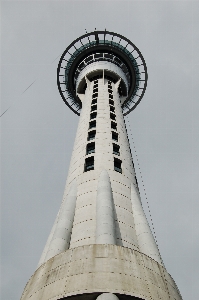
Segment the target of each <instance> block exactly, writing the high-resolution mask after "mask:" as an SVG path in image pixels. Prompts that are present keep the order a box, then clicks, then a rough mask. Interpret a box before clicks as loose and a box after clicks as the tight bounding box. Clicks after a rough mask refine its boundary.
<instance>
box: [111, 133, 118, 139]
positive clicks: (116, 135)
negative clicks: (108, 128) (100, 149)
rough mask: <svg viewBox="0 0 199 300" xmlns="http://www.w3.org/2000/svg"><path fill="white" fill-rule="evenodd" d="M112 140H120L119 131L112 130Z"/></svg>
mask: <svg viewBox="0 0 199 300" xmlns="http://www.w3.org/2000/svg"><path fill="white" fill-rule="evenodd" d="M112 140H114V141H116V142H118V133H117V132H114V131H112Z"/></svg>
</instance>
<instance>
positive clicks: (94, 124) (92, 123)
mask: <svg viewBox="0 0 199 300" xmlns="http://www.w3.org/2000/svg"><path fill="white" fill-rule="evenodd" d="M95 127H96V121H92V122H90V123H89V129H91V128H95Z"/></svg>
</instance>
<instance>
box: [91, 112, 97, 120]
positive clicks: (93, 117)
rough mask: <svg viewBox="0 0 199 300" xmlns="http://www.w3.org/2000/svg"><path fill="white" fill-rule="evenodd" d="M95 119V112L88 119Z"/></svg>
mask: <svg viewBox="0 0 199 300" xmlns="http://www.w3.org/2000/svg"><path fill="white" fill-rule="evenodd" d="M96 117H97V113H96V112H94V113H92V114H91V115H90V119H91V120H92V119H95V118H96Z"/></svg>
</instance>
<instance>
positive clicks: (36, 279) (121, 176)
mask: <svg viewBox="0 0 199 300" xmlns="http://www.w3.org/2000/svg"><path fill="white" fill-rule="evenodd" d="M57 78H58V79H57V83H58V88H59V91H60V94H61V97H62V99H63V100H64V102H65V103H66V105H67V106H69V107H70V109H71V110H72V111H73V112H74V113H76V114H77V115H79V116H80V118H79V124H78V129H77V133H76V138H75V143H74V148H73V152H72V157H71V162H70V167H69V172H68V177H67V181H66V186H65V191H64V196H63V201H62V204H61V208H60V210H59V213H58V215H57V218H56V220H55V223H54V225H53V228H52V230H51V233H50V235H49V238H48V240H47V243H46V245H45V248H44V251H43V253H42V256H41V259H40V261H39V265H38V268H37V270H36V271H35V273H34V274H33V276H32V277H31V279H30V280H29V282H28V283H27V285H26V287H25V289H24V292H23V295H22V298H21V299H22V300H28V299H31V300H40V299H41V300H58V299H68V298H69V297H70V299H74V300H81V299H82V300H95V299H97V300H118V299H119V300H128V299H129V300H130V299H132V300H138V299H142V300H144V299H145V300H148V299H154V300H158V299H164V300H166V299H168V300H169V299H170V300H171V299H173V300H174V299H175V300H180V299H181V296H180V293H179V291H178V288H177V286H176V284H175V282H174V281H173V279H172V278H171V276H170V275H169V274H168V273H167V270H166V269H165V267H164V265H163V263H162V259H161V257H160V253H159V250H158V248H157V245H156V243H155V240H154V237H153V235H152V233H151V230H150V227H149V225H148V222H147V219H146V216H145V214H144V211H143V208H142V203H141V198H140V194H139V188H138V184H137V179H136V175H135V170H134V165H133V161H132V156H131V150H130V145H129V141H128V135H127V132H126V127H125V122H124V116H125V115H127V114H128V113H130V112H131V111H132V110H133V109H135V107H136V106H137V105H138V103H139V102H140V101H141V99H142V97H143V95H144V92H145V89H146V84H147V69H146V64H145V61H144V58H143V56H142V54H141V53H140V51H139V50H138V48H137V47H136V46H135V45H133V44H132V43H131V42H130V41H129V40H128V39H126V38H125V37H123V36H121V35H118V34H115V33H112V32H107V31H102V32H101V31H98V32H92V33H89V34H86V35H84V36H82V37H80V38H78V39H77V40H75V41H74V42H73V43H72V44H71V45H70V46H69V47H68V48H67V49H66V50H65V52H64V53H63V55H62V57H61V59H60V62H59V66H58V72H57Z"/></svg>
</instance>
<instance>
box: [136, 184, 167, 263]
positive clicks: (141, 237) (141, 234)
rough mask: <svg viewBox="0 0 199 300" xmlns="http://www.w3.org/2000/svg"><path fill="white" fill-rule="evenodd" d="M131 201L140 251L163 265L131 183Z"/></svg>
mask: <svg viewBox="0 0 199 300" xmlns="http://www.w3.org/2000/svg"><path fill="white" fill-rule="evenodd" d="M131 201H132V211H133V217H134V224H135V231H136V235H137V241H138V246H139V249H140V252H142V253H144V254H146V255H148V256H149V257H151V258H153V259H154V260H156V261H157V262H159V263H160V264H162V265H163V262H162V259H161V256H160V253H159V250H158V247H157V245H156V242H155V240H154V237H153V234H152V232H151V229H150V227H149V224H148V221H147V218H146V216H145V213H144V210H143V208H142V204H141V199H140V195H139V193H138V191H137V189H136V187H135V186H134V185H133V184H131Z"/></svg>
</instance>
